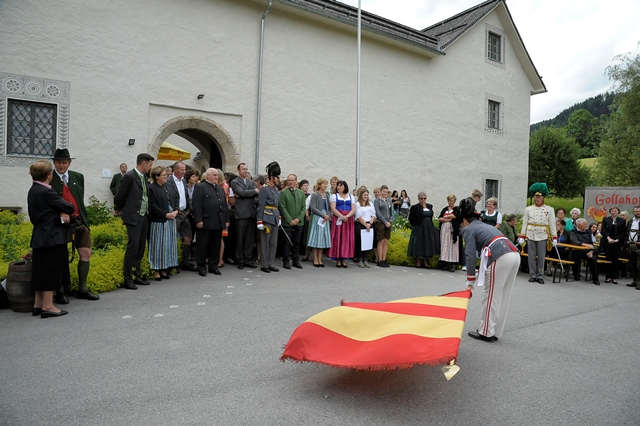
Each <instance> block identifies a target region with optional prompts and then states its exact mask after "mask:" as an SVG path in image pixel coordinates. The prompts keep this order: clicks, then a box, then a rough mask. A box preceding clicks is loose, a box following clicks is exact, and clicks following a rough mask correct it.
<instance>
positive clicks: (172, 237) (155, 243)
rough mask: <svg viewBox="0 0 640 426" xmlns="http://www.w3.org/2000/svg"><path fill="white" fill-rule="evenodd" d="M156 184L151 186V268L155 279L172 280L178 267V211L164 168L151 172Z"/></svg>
mask: <svg viewBox="0 0 640 426" xmlns="http://www.w3.org/2000/svg"><path fill="white" fill-rule="evenodd" d="M151 180H152V181H153V182H152V184H151V185H150V186H149V221H150V222H151V230H150V233H149V265H150V267H151V269H153V270H154V271H155V276H154V278H155V280H156V281H162V280H163V279H166V280H168V279H169V278H170V277H169V269H171V268H175V267H176V266H178V231H177V229H176V221H175V219H176V216H177V215H178V210H177V209H175V208H174V206H172V205H171V203H170V202H169V193H168V192H167V190H166V188H165V186H164V184H165V182H166V181H167V172H166V171H165V169H164V167H163V166H156V167H154V168H153V169H151Z"/></svg>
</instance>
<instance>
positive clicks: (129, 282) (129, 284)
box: [122, 280, 138, 290]
mask: <svg viewBox="0 0 640 426" xmlns="http://www.w3.org/2000/svg"><path fill="white" fill-rule="evenodd" d="M122 288H126V289H127V290H137V289H138V286H136V285H135V284H134V283H133V281H132V280H124V283H122Z"/></svg>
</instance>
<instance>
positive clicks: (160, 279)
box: [153, 276, 162, 281]
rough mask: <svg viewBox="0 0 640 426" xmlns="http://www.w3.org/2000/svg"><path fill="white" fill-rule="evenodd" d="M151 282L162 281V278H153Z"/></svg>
mask: <svg viewBox="0 0 640 426" xmlns="http://www.w3.org/2000/svg"><path fill="white" fill-rule="evenodd" d="M153 280H154V281H162V277H161V276H160V277H155V278H154V279H153Z"/></svg>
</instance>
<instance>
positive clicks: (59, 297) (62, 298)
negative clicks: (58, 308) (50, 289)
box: [53, 291, 69, 305]
mask: <svg viewBox="0 0 640 426" xmlns="http://www.w3.org/2000/svg"><path fill="white" fill-rule="evenodd" d="M53 301H54V302H56V304H58V305H68V304H69V299H68V298H67V296H66V295H65V294H64V293H63V292H61V291H56V295H55V296H53Z"/></svg>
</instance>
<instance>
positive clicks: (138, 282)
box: [133, 277, 151, 285]
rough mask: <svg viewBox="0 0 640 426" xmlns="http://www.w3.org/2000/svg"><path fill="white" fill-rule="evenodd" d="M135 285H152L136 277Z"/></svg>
mask: <svg viewBox="0 0 640 426" xmlns="http://www.w3.org/2000/svg"><path fill="white" fill-rule="evenodd" d="M133 283H134V284H138V285H150V284H151V283H150V282H149V281H147V280H145V279H143V278H142V277H135V278H134V279H133Z"/></svg>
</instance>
